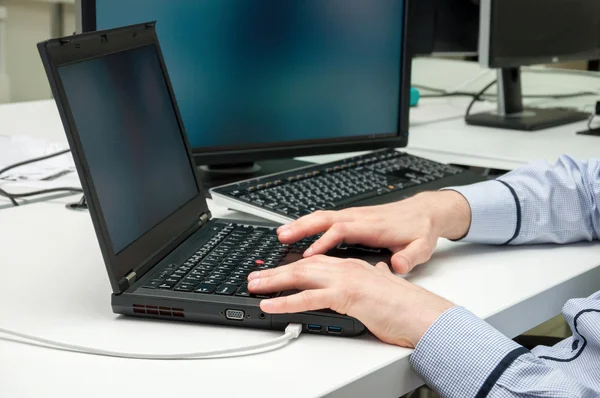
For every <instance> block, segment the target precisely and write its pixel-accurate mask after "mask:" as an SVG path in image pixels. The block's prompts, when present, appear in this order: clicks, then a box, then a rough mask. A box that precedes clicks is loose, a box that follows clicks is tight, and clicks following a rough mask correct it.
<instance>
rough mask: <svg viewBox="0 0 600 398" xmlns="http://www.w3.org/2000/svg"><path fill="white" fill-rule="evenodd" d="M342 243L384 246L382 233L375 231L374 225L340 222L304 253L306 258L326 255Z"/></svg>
mask: <svg viewBox="0 0 600 398" xmlns="http://www.w3.org/2000/svg"><path fill="white" fill-rule="evenodd" d="M342 242H345V243H348V244H350V245H353V244H357V243H360V244H363V245H368V246H372V247H381V246H383V244H382V243H383V242H381V232H380V231H378V230H377V229H375V227H374V226H373V225H368V224H366V223H364V222H340V223H336V224H333V225H332V226H331V228H329V230H328V231H327V232H325V233H324V234H323V236H321V237H320V238H319V239H318V240H317V241H316V242H315V243H313V244H312V245H311V246H310V247H309V248H308V249H307V250H306V251H305V252H304V256H305V257H309V256H312V255H315V254H323V253H326V252H327V251H328V250H330V249H333V248H334V247H336V246H337V245H339V244H340V243H342Z"/></svg>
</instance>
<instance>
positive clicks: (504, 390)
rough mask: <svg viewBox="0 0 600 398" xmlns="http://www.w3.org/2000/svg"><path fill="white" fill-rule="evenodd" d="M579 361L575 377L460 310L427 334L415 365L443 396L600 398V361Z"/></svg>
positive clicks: (448, 314) (413, 359)
mask: <svg viewBox="0 0 600 398" xmlns="http://www.w3.org/2000/svg"><path fill="white" fill-rule="evenodd" d="M568 343H569V342H565V345H568ZM569 348H570V347H569ZM559 350H560V349H556V351H559ZM590 353H591V355H594V353H593V352H592V351H590ZM557 355H564V354H562V353H558V352H557ZM582 359H585V362H584V361H582ZM578 360H579V362H578V363H574V364H573V368H574V369H575V371H573V372H569V369H566V368H564V367H563V366H564V363H563V362H558V361H555V362H553V361H550V360H544V359H540V358H538V357H536V356H535V355H533V354H531V353H529V352H528V351H527V350H526V349H524V348H523V347H521V346H519V345H518V344H516V343H515V342H514V341H512V340H510V339H508V338H507V337H505V336H504V335H502V334H501V333H500V332H498V331H497V330H495V329H493V328H492V327H491V326H490V325H488V324H487V323H485V322H484V321H482V320H480V319H478V318H477V317H475V316H474V315H473V314H471V313H469V312H468V311H466V310H465V309H463V308H460V307H454V308H452V309H451V310H448V311H447V312H446V313H444V314H443V315H442V316H441V317H440V318H439V319H438V320H437V321H436V322H435V323H434V324H433V325H432V326H431V327H430V328H429V329H428V331H427V332H426V333H425V335H424V336H423V338H422V339H421V341H420V342H419V343H418V344H417V347H416V349H415V352H414V353H413V355H412V356H411V365H412V366H413V369H414V370H415V371H416V372H417V373H418V374H419V375H420V376H421V377H422V378H423V380H424V381H425V382H426V383H427V384H428V385H429V386H430V387H431V388H433V389H434V390H435V391H436V392H438V393H439V394H440V395H441V396H443V397H457V398H458V397H528V398H534V397H540V398H541V397H547V396H549V394H550V392H551V394H552V396H553V397H554V396H555V397H558V398H562V397H565V398H566V397H584V398H587V397H597V396H599V394H600V384H599V383H600V382H599V381H598V378H597V377H596V378H595V377H594V369H595V367H596V366H597V362H598V360H600V357H597V358H594V357H591V358H579V359H578ZM577 369H579V371H577ZM588 381H591V382H588Z"/></svg>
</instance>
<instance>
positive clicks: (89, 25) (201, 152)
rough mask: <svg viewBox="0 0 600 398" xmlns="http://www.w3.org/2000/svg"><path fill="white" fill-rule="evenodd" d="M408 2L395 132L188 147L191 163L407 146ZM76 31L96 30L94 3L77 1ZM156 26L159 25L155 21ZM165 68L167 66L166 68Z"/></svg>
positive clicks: (409, 62) (249, 159)
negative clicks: (192, 157) (321, 138)
mask: <svg viewBox="0 0 600 398" xmlns="http://www.w3.org/2000/svg"><path fill="white" fill-rule="evenodd" d="M408 5H409V1H408V0H405V1H404V10H403V15H402V22H403V26H402V48H401V49H400V54H401V66H400V70H399V73H400V88H399V96H400V99H399V109H398V122H397V131H395V132H390V134H394V135H393V136H389V135H385V133H380V134H373V135H364V136H360V137H342V138H332V139H326V140H311V141H307V142H299V141H291V142H282V143H267V144H259V145H253V146H251V147H249V146H247V145H245V146H241V147H227V148H215V147H211V148H210V149H209V150H207V149H202V148H198V147H192V153H193V154H194V159H195V161H196V164H198V165H224V164H240V163H249V162H255V161H260V160H272V159H285V158H294V157H300V156H312V155H323V154H334V153H344V152H357V151H368V150H375V149H382V148H402V147H406V146H407V145H408V130H409V112H410V83H411V64H412V59H411V57H410V54H409V52H408V48H407V47H408V45H407V44H408V16H409V14H408V11H409V8H408ZM76 10H77V18H78V21H77V27H78V31H81V32H91V31H95V30H96V0H77V3H76ZM158 23H160V21H158ZM167 66H168V65H167Z"/></svg>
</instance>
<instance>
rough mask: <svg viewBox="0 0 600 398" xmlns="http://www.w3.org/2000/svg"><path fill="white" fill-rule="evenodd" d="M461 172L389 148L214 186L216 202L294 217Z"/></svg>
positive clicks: (336, 207)
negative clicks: (235, 204)
mask: <svg viewBox="0 0 600 398" xmlns="http://www.w3.org/2000/svg"><path fill="white" fill-rule="evenodd" d="M463 172H464V170H463V169H461V168H458V167H453V166H449V165H445V164H441V163H437V162H433V161H431V160H427V159H423V158H420V157H417V156H412V155H409V154H406V153H402V152H398V151H396V150H393V149H390V150H383V151H377V152H374V153H371V154H368V155H363V156H356V157H353V158H348V159H344V160H342V161H339V162H333V163H327V164H320V165H315V166H310V167H306V168H302V169H298V170H296V171H294V172H286V173H280V174H277V175H271V176H267V177H262V178H258V179H252V180H247V181H243V182H240V183H236V184H230V185H227V186H223V187H219V188H215V189H213V198H214V199H215V200H216V201H217V203H219V199H220V197H219V196H221V197H225V198H230V199H235V200H236V201H239V202H243V203H247V204H249V205H251V206H254V207H258V208H262V209H264V210H268V211H270V212H275V213H278V214H280V215H282V216H285V217H287V218H294V219H295V218H299V217H301V216H304V215H307V214H310V213H312V212H314V211H316V210H330V209H341V208H344V207H348V206H349V205H351V204H352V203H356V202H360V201H363V200H365V199H369V198H373V197H377V196H381V195H385V194H389V193H391V192H395V191H402V190H407V189H409V188H413V187H417V186H420V185H422V184H423V185H424V184H426V183H431V182H434V181H437V180H441V179H444V178H446V177H451V176H455V175H458V174H461V173H463ZM224 204H226V205H230V203H224ZM234 208H235V207H234ZM242 210H243V209H242Z"/></svg>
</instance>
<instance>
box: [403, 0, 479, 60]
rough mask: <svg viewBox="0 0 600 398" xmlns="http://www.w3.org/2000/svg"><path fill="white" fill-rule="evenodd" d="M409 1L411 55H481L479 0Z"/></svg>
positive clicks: (409, 44)
mask: <svg viewBox="0 0 600 398" xmlns="http://www.w3.org/2000/svg"><path fill="white" fill-rule="evenodd" d="M409 3H410V4H409V7H408V8H409V10H408V14H409V17H408V24H409V28H408V32H409V33H408V42H409V43H408V46H409V51H410V54H411V55H416V56H419V55H431V54H432V55H436V54H443V55H462V56H474V55H477V51H478V49H479V47H478V46H479V0H412V1H409Z"/></svg>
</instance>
